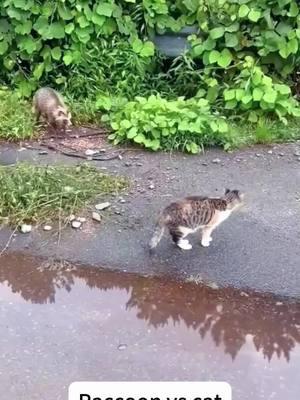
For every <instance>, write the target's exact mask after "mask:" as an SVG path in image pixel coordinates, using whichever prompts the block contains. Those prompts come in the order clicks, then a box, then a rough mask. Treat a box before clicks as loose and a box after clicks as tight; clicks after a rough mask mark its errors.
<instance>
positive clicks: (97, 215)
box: [92, 212, 101, 222]
mask: <svg viewBox="0 0 300 400" xmlns="http://www.w3.org/2000/svg"><path fill="white" fill-rule="evenodd" d="M92 218H93V220H94V221H97V222H101V215H100V214H99V213H97V212H93V214H92Z"/></svg>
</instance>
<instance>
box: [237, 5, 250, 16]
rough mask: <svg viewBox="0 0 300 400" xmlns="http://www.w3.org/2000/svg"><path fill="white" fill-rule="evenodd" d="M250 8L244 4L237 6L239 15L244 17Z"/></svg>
mask: <svg viewBox="0 0 300 400" xmlns="http://www.w3.org/2000/svg"><path fill="white" fill-rule="evenodd" d="M249 11H250V8H249V7H248V6H247V5H246V4H242V5H241V6H240V8H239V14H238V15H239V17H240V18H245V17H246V16H247V15H248V14H249Z"/></svg>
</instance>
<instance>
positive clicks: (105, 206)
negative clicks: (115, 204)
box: [95, 201, 110, 211]
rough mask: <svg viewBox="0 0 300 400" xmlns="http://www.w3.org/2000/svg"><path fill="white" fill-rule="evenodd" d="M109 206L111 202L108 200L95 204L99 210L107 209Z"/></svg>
mask: <svg viewBox="0 0 300 400" xmlns="http://www.w3.org/2000/svg"><path fill="white" fill-rule="evenodd" d="M108 207H110V203H109V202H108V201H106V202H105V203H99V204H96V205H95V208H96V210H98V211H101V210H105V209H106V208H108Z"/></svg>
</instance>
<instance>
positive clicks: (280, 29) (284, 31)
mask: <svg viewBox="0 0 300 400" xmlns="http://www.w3.org/2000/svg"><path fill="white" fill-rule="evenodd" d="M291 30H292V25H290V24H288V23H286V22H284V21H280V22H279V24H278V25H277V26H276V32H277V33H279V35H281V36H287V35H288V34H289V33H290V32H291Z"/></svg>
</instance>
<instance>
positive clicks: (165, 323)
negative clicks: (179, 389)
mask: <svg viewBox="0 0 300 400" xmlns="http://www.w3.org/2000/svg"><path fill="white" fill-rule="evenodd" d="M0 312H1V319H0V348H1V355H0V387H1V394H0V398H1V400H2V399H3V400H4V398H5V399H6V398H9V399H14V400H29V399H30V400H49V399H53V400H54V399H55V400H66V399H67V390H68V386H69V385H70V383H72V382H74V381H100V382H101V381H106V380H107V381H114V380H120V381H123V380H124V381H140V380H145V381H155V380H158V381H180V380H183V381H194V380H195V381H226V382H228V383H229V384H230V385H231V386H232V391H233V399H234V400H253V399H255V400H282V399H289V400H298V399H299V378H298V377H299V362H300V346H299V344H300V302H299V301H292V300H287V299H285V300H282V299H280V298H277V297H276V296H273V295H269V294H261V293H255V292H254V291H251V290H246V291H240V290H237V289H233V288H222V289H216V288H210V287H207V286H203V285H201V284H195V283H194V282H186V283H182V282H177V281H174V280H171V279H169V278H160V277H143V276H141V275H138V274H129V273H118V272H112V271H108V270H106V269H105V270H101V269H100V268H98V269H97V268H94V267H90V266H88V265H85V266H77V265H70V264H69V263H66V262H64V263H60V262H53V261H51V260H41V259H36V258H34V257H28V256H24V254H22V253H19V254H18V253H14V254H5V255H4V256H3V258H2V259H1V264H0Z"/></svg>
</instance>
